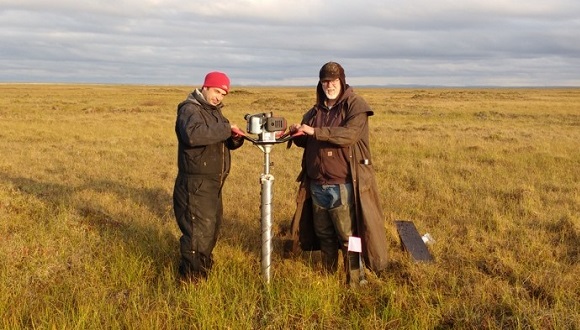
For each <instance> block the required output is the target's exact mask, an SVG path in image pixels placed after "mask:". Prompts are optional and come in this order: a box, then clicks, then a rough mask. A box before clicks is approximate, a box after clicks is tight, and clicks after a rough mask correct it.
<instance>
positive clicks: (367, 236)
mask: <svg viewBox="0 0 580 330" xmlns="http://www.w3.org/2000/svg"><path fill="white" fill-rule="evenodd" d="M321 93H323V91H322V88H321V85H320V83H319V84H318V87H317V96H318V97H317V104H316V105H314V107H313V108H312V109H310V110H309V111H308V112H307V113H306V114H305V115H304V117H303V119H302V124H307V125H309V126H312V127H315V125H314V119H315V117H316V113H317V112H318V111H323V110H324V108H325V105H324V101H323V100H324V96H323V94H321ZM335 107H340V110H341V112H342V115H341V120H342V122H341V124H340V125H339V127H315V129H314V137H309V136H302V137H299V138H295V139H294V140H293V143H294V144H296V145H297V146H299V147H303V148H304V147H306V146H307V144H308V139H313V138H316V140H318V141H326V142H328V143H330V144H333V145H335V146H338V147H341V148H343V152H344V154H345V155H346V157H347V159H348V162H349V164H348V166H349V171H350V177H351V180H352V183H353V187H354V192H355V193H354V195H355V199H354V203H355V210H356V213H355V214H356V224H355V225H356V228H355V232H356V233H357V234H356V235H357V236H359V237H360V238H361V241H362V249H363V258H364V260H365V263H366V265H367V266H368V267H369V268H370V269H371V270H373V271H375V272H378V271H381V270H383V269H385V268H386V266H387V241H386V232H385V221H384V217H383V212H382V209H381V204H380V195H379V190H378V186H377V183H376V180H375V174H374V169H373V165H372V158H371V152H370V145H369V127H368V117H369V116H372V115H373V111H372V110H371V109H370V107H369V106H368V104H367V103H366V102H365V100H364V99H363V98H362V97H360V96H358V95H356V94H355V93H354V92H353V90H352V88H351V87H350V86H349V85H347V84H344V85H343V93H342V94H341V95H340V96H339V100H338V102H337V103H336V105H335ZM305 154H306V151H305ZM309 165H310V164H308V163H307V162H306V160H305V157H304V156H303V159H302V171H301V173H300V175H299V177H298V181H299V182H300V187H299V190H298V195H297V198H296V203H297V208H296V212H295V214H294V217H293V219H292V224H291V231H290V238H289V239H288V240H287V241H286V242H285V252H286V253H287V254H296V253H299V252H300V251H313V250H319V249H320V245H319V242H318V238H317V237H316V235H315V233H314V228H313V224H312V219H313V214H312V199H311V197H310V193H309V189H308V186H309V182H308V181H309V179H308V175H307V167H308V166H309ZM337 248H338V247H337Z"/></svg>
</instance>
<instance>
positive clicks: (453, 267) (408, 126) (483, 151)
mask: <svg viewBox="0 0 580 330" xmlns="http://www.w3.org/2000/svg"><path fill="white" fill-rule="evenodd" d="M191 89H192V87H179V86H177V87H176V86H171V87H167V86H106V85H26V84H23V85H16V84H14V85H12V84H5V85H0V150H1V155H2V157H0V278H1V279H2V281H0V319H1V321H0V328H2V329H4V328H5V329H25V328H33V329H52V328H55V329H103V328H107V329H121V328H123V329H126V328H129V329H181V328H193V329H216V328H222V329H344V328H353V329H385V328H393V329H394V328H396V329H447V328H468V329H469V328H471V329H473V328H478V329H479V328H484V329H506V328H510V329H579V328H580V327H579V326H578V324H580V313H579V312H578V311H579V310H580V303H579V301H580V285H578V282H577V281H578V280H577V279H578V277H579V276H580V266H579V260H580V258H579V257H580V244H579V242H580V218H579V214H580V196H579V192H580V174H579V173H580V171H578V169H579V168H580V108H578V105H579V104H580V90H579V89H572V88H570V89H378V88H377V89H357V91H358V92H359V94H361V95H363V96H364V97H365V98H366V99H367V101H368V102H369V104H370V105H371V107H372V108H373V110H374V112H375V116H374V117H372V118H371V122H370V123H371V134H372V152H373V156H374V159H373V163H374V164H375V169H376V172H377V179H378V181H379V186H380V193H381V197H382V202H383V208H384V211H385V235H387V239H388V242H389V247H390V250H389V258H390V263H389V268H388V270H387V271H385V272H384V273H381V274H369V282H370V283H369V285H368V286H366V287H363V288H360V289H359V290H352V289H349V288H347V287H345V286H344V285H343V276H344V274H342V273H341V272H339V273H338V274H336V275H332V276H327V275H324V274H323V273H322V272H321V267H320V264H319V255H318V254H317V253H313V254H308V253H305V254H304V255H302V256H300V257H297V258H295V259H284V258H282V251H281V244H280V240H281V239H282V237H283V234H284V232H285V230H286V229H287V228H288V226H289V223H290V219H291V217H292V214H293V212H294V207H295V193H296V190H297V183H296V182H295V179H296V176H297V174H298V171H299V167H300V157H301V152H300V150H299V149H298V148H295V147H293V148H291V149H288V150H287V149H286V147H285V145H279V146H276V147H274V149H273V150H272V161H273V163H274V166H273V167H272V169H271V171H272V174H273V175H274V176H275V183H274V209H273V211H274V214H273V220H274V226H273V227H274V228H273V231H274V235H275V237H274V238H275V240H274V254H273V263H272V280H271V283H270V284H269V285H264V283H263V280H262V276H261V274H260V244H261V241H260V184H259V177H260V174H261V172H262V162H263V154H262V152H261V151H260V150H258V149H257V148H256V147H254V146H252V145H251V144H250V143H247V144H246V145H245V146H243V147H242V149H240V150H237V151H234V152H233V160H234V163H233V167H232V173H231V175H230V177H229V178H228V181H227V182H226V186H225V188H224V202H225V213H224V216H225V222H224V226H223V229H222V233H221V237H220V240H219V241H218V244H217V247H216V249H215V251H214V252H215V261H216V264H215V267H214V269H213V271H212V273H211V276H210V277H209V279H208V280H207V281H205V282H201V283H198V284H186V285H184V284H181V283H179V281H178V280H177V279H176V264H177V261H178V238H179V231H178V229H177V225H176V224H175V220H174V218H173V210H172V201H171V194H172V189H173V180H174V178H175V174H176V171H177V169H176V141H175V136H174V131H173V125H174V120H175V110H176V109H175V107H176V105H177V104H178V103H179V102H180V101H181V100H183V99H184V98H185V96H186V94H187V93H188V92H190V90H191ZM313 102H314V88H254V87H243V88H242V87H235V88H233V91H232V93H230V95H229V96H227V98H226V99H225V103H226V105H227V106H226V108H225V109H224V112H225V114H226V116H227V117H228V118H230V120H231V121H233V122H235V123H237V124H238V125H239V126H240V127H245V121H244V120H243V116H244V115H245V114H246V113H258V112H266V111H273V112H274V114H275V115H277V116H283V117H285V118H286V119H287V120H288V122H289V123H293V122H298V121H299V120H300V118H301V116H302V114H303V112H304V111H306V110H307V109H308V108H309V107H310V106H311V105H312V104H313ZM400 219H404V220H412V221H413V222H414V223H415V225H416V226H417V228H418V229H419V231H420V233H421V234H423V233H426V232H429V233H431V235H432V236H433V237H434V238H435V240H436V243H435V244H434V245H431V246H430V250H431V252H432V254H433V255H434V257H435V259H436V262H435V263H432V264H417V263H414V262H413V261H412V260H411V259H410V257H409V256H408V255H407V254H406V253H405V252H404V251H402V249H401V244H400V242H399V239H398V236H397V232H396V229H395V227H394V223H393V221H394V220H400Z"/></svg>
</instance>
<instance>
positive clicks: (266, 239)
mask: <svg viewBox="0 0 580 330" xmlns="http://www.w3.org/2000/svg"><path fill="white" fill-rule="evenodd" d="M269 149H270V148H265V149H264V173H263V174H262V175H261V177H260V183H261V186H262V190H261V197H262V204H261V212H262V220H261V225H262V226H261V227H262V276H263V278H264V281H265V282H266V283H270V264H271V259H272V185H273V184H274V176H273V175H271V174H270V173H269V172H270V153H269V151H270V150H269Z"/></svg>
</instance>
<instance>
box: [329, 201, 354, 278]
mask: <svg viewBox="0 0 580 330" xmlns="http://www.w3.org/2000/svg"><path fill="white" fill-rule="evenodd" d="M328 212H329V214H330V218H331V220H332V222H333V224H334V228H336V232H337V236H338V240H339V244H340V249H341V251H342V256H343V261H344V270H345V273H346V282H347V284H351V285H353V284H356V283H358V281H359V278H360V276H359V275H360V265H359V255H358V253H357V252H350V251H348V240H349V238H350V237H351V236H353V219H354V207H351V206H350V205H348V204H347V205H340V206H337V207H334V208H332V209H330V210H328Z"/></svg>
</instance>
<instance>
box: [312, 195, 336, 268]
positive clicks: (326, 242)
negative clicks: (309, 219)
mask: <svg viewBox="0 0 580 330" xmlns="http://www.w3.org/2000/svg"><path fill="white" fill-rule="evenodd" d="M312 208H313V212H314V218H313V222H314V232H315V233H316V236H317V237H318V240H319V241H320V252H321V254H322V266H323V267H324V269H325V270H326V271H327V272H329V273H335V272H336V271H337V268H338V239H337V237H336V232H335V230H334V225H333V223H332V220H331V219H330V216H329V214H328V210H327V209H325V208H323V207H320V206H318V205H316V204H313V206H312Z"/></svg>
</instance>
